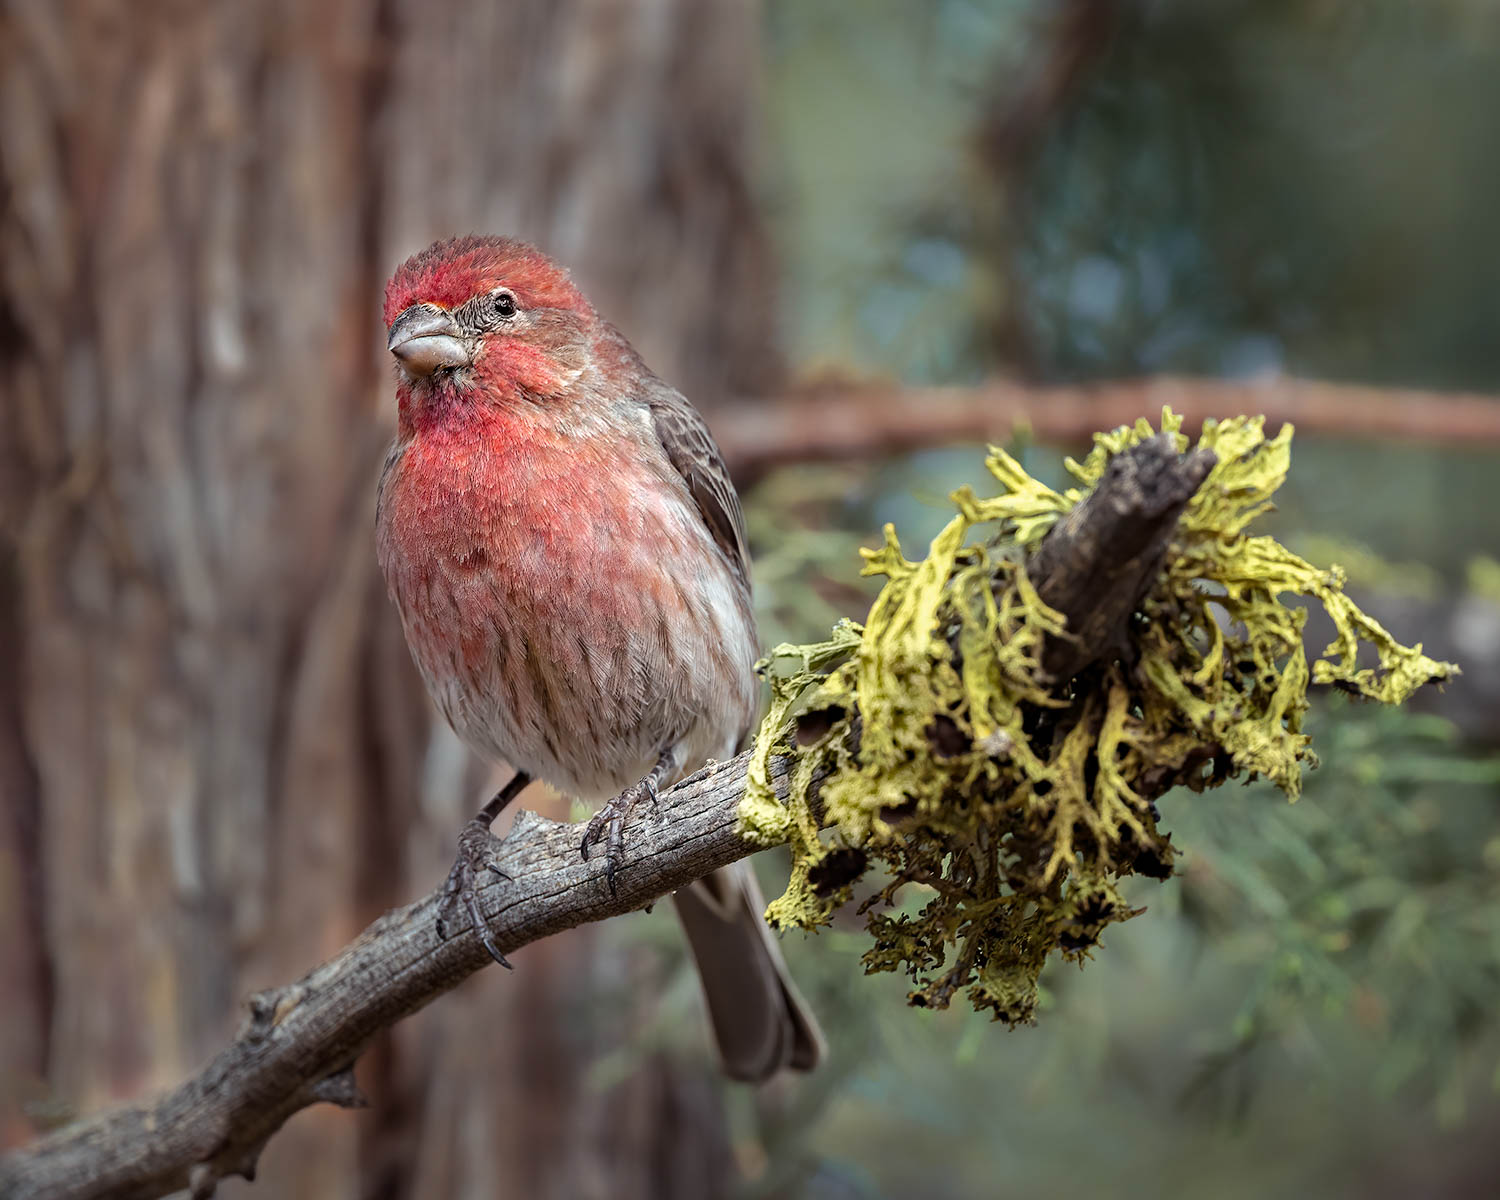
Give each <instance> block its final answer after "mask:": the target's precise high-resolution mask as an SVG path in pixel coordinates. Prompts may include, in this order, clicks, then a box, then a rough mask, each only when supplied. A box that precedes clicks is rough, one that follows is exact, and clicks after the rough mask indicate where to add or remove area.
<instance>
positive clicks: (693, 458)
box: [646, 384, 750, 585]
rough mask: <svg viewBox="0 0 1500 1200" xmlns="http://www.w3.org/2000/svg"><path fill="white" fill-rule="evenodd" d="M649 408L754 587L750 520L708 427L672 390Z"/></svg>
mask: <svg viewBox="0 0 1500 1200" xmlns="http://www.w3.org/2000/svg"><path fill="white" fill-rule="evenodd" d="M646 403H647V405H648V407H649V408H650V410H651V420H652V423H653V424H654V425H655V427H656V436H657V437H658V438H660V439H661V444H662V449H664V450H665V451H666V452H667V458H668V459H669V460H670V461H671V463H672V465H673V466H674V467H676V468H677V473H678V474H679V475H681V476H682V479H683V482H684V483H686V484H687V487H688V492H689V493H690V494H691V495H692V497H693V500H694V501H695V502H696V503H697V505H698V511H699V512H700V513H701V514H702V515H703V523H704V524H705V525H707V526H708V529H709V532H710V533H712V534H713V535H714V541H715V542H717V543H718V545H719V549H721V550H722V551H724V554H725V557H727V558H728V559H729V561H730V563H731V564H732V565H733V567H734V569H735V570H736V571H737V572H738V573H739V576H740V578H741V579H742V580H743V581H744V582H745V583H746V584H747V585H748V584H749V582H750V550H749V547H748V546H747V545H746V543H745V516H744V514H743V513H742V512H741V511H740V498H739V496H738V495H737V494H736V493H735V490H734V484H733V483H731V482H730V480H729V471H728V469H727V468H726V467H725V466H724V456H723V455H722V454H720V453H719V446H718V443H717V442H715V441H714V438H713V434H711V433H709V431H708V425H707V424H706V423H705V422H704V420H703V418H702V417H701V416H700V415H699V413H698V410H697V409H695V408H694V407H693V406H692V405H691V404H689V403H688V402H687V399H686V398H685V397H684V396H683V395H682V394H681V393H680V392H677V391H674V390H673V389H671V388H669V387H668V386H667V385H666V384H662V385H661V387H660V389H659V390H657V391H654V392H653V393H652V394H651V395H648V396H647V397H646Z"/></svg>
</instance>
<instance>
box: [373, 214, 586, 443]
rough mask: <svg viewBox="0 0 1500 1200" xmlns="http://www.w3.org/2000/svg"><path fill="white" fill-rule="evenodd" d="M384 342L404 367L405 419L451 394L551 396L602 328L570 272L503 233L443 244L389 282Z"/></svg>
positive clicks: (443, 405)
mask: <svg viewBox="0 0 1500 1200" xmlns="http://www.w3.org/2000/svg"><path fill="white" fill-rule="evenodd" d="M385 322H386V325H387V327H388V340H387V348H388V349H389V350H390V352H391V353H392V354H393V355H394V356H395V358H396V361H397V363H398V365H399V367H400V373H401V378H400V383H399V387H398V391H399V396H400V401H401V417H402V421H403V424H405V423H407V422H409V421H414V420H416V419H417V417H418V416H419V414H420V413H421V412H422V411H424V410H434V411H437V410H446V409H451V408H452V407H453V405H452V404H451V403H448V402H449V401H451V400H453V399H454V398H455V397H464V398H465V399H468V400H474V399H476V398H480V399H486V400H489V401H490V402H495V403H503V402H504V401H505V400H506V399H507V398H511V397H515V396H518V395H520V396H524V395H536V396H551V395H555V394H557V393H559V392H560V391H562V390H563V389H565V388H566V387H567V386H568V384H569V383H571V382H572V381H573V380H574V379H576V378H577V376H578V374H579V372H580V371H581V369H582V368H583V366H584V363H585V360H586V357H587V355H588V352H589V346H590V342H591V340H592V336H593V333H594V330H595V327H596V325H597V320H596V318H595V316H594V311H593V309H592V308H591V307H590V305H589V302H588V301H587V300H586V299H585V298H584V296H583V293H582V292H580V291H579V290H578V289H577V288H576V287H575V286H574V285H573V282H572V280H570V279H569V278H568V273H567V272H566V271H565V270H563V269H562V268H561V267H559V266H558V265H557V264H556V263H554V262H552V260H551V259H549V258H548V257H547V256H546V255H545V254H543V253H542V252H541V251H540V250H537V249H536V248H535V247H533V246H529V245H527V244H526V243H525V242H519V241H516V240H514V239H512V238H502V237H462V238H452V239H450V240H448V241H444V242H437V243H435V244H434V245H432V246H429V247H428V248H427V249H426V250H423V251H422V252H421V253H419V254H414V255H412V257H411V258H409V259H407V260H406V261H405V262H404V263H402V264H401V266H400V267H398V268H397V269H396V273H395V274H394V275H393V276H391V280H390V282H389V283H388V284H386V289H385Z"/></svg>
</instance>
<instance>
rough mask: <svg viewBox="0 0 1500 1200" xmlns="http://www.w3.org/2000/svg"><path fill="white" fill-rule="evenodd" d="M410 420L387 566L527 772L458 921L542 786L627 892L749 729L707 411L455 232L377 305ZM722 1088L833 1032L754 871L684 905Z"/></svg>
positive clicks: (584, 309) (623, 346) (466, 691)
mask: <svg viewBox="0 0 1500 1200" xmlns="http://www.w3.org/2000/svg"><path fill="white" fill-rule="evenodd" d="M385 319H386V322H387V324H388V325H389V327H390V336H389V341H388V348H389V349H390V351H391V353H392V354H393V355H394V356H395V358H396V363H397V366H398V372H397V385H396V397H397V402H398V405H399V427H398V432H397V435H396V440H395V442H394V444H393V445H392V446H391V449H390V453H389V454H388V456H387V458H386V463H385V470H384V473H383V474H382V476H381V480H380V492H379V499H378V502H377V515H376V525H377V539H378V547H379V555H380V566H381V569H382V571H384V573H385V578H386V583H387V585H388V586H389V588H390V593H391V597H392V599H393V600H394V601H395V603H396V607H397V608H398V609H399V610H400V613H401V622H402V626H403V628H404V629H405V632H406V640H407V644H408V646H409V647H410V648H411V653H412V657H413V658H414V659H415V660H416V663H417V666H418V668H419V669H420V671H421V673H422V677H423V679H424V680H425V681H426V684H427V688H428V691H429V692H430V693H431V694H432V698H433V700H434V702H435V703H436V704H437V706H438V708H439V709H440V710H441V711H442V713H443V715H444V716H445V717H446V718H447V719H448V722H449V723H450V724H451V725H452V726H453V728H454V729H455V730H456V731H457V733H458V735H459V736H460V737H461V738H462V739H463V740H464V741H465V742H467V743H468V745H469V746H471V747H472V748H473V749H474V750H476V751H478V752H479V753H480V754H481V755H484V756H486V757H488V758H490V759H497V760H504V761H505V762H507V763H509V764H510V765H511V766H512V767H514V768H515V770H516V774H515V775H514V777H513V778H512V779H511V781H510V782H509V783H508V784H506V786H505V787H504V788H503V789H502V790H501V791H500V792H499V793H498V794H497V795H496V796H495V797H494V799H492V800H491V801H490V802H489V804H487V805H486V806H485V807H484V808H483V809H482V810H481V811H480V812H479V814H478V816H476V817H475V818H474V819H473V820H472V821H470V822H469V823H468V825H467V826H466V827H465V828H464V830H463V832H462V833H461V835H460V837H459V853H458V858H457V860H456V861H455V863H454V866H453V870H452V872H451V873H450V875H449V883H448V900H449V910H450V911H451V909H452V908H453V907H459V908H462V909H463V910H465V911H466V912H467V913H468V916H469V919H470V921H471V922H472V924H473V928H474V931H475V933H476V934H477V935H478V936H479V937H480V938H481V939H482V940H483V941H484V944H485V946H486V947H487V948H488V949H489V952H490V953H491V955H493V956H494V957H495V959H496V960H497V961H499V962H501V963H502V964H505V965H507V966H508V965H509V964H508V963H505V959H504V958H503V957H502V956H501V954H500V952H499V950H498V949H497V947H496V946H495V944H494V941H493V939H492V938H491V935H490V933H489V930H488V929H487V928H486V926H485V924H484V921H483V918H482V916H481V914H480V912H479V906H478V901H477V898H476V894H475V886H476V878H477V873H478V872H479V871H481V870H483V869H485V868H486V867H487V866H488V865H489V864H490V863H491V862H493V861H494V850H495V847H496V846H497V845H498V844H499V843H498V841H497V839H495V838H494V836H493V835H492V834H491V833H490V824H491V823H492V822H493V820H494V818H495V817H496V815H497V814H498V813H499V812H500V810H501V809H502V808H503V807H504V806H505V805H506V804H507V803H508V802H509V801H510V800H511V799H513V798H514V797H515V796H516V795H518V794H519V793H520V791H521V789H522V788H524V787H525V786H526V784H527V783H528V782H530V781H531V780H533V779H540V780H543V781H545V782H547V783H549V784H551V785H552V786H553V787H555V788H557V789H558V790H560V791H562V792H564V793H566V794H567V795H570V796H575V797H578V798H579V799H582V800H587V801H603V807H602V808H600V810H599V811H598V813H597V815H596V816H595V817H594V818H593V819H592V820H591V821H589V823H588V825H587V829H586V831H585V833H584V835H583V840H582V853H583V856H584V857H585V858H587V857H588V856H589V850H590V847H591V846H594V847H595V848H598V847H599V846H600V844H601V843H602V848H603V851H604V860H605V861H604V864H603V870H604V872H605V874H606V877H607V879H608V881H609V885H610V888H611V890H613V888H614V879H615V870H616V865H617V862H616V860H617V857H618V853H619V850H620V847H621V845H622V838H623V831H624V824H625V821H626V818H627V817H628V816H629V815H630V813H631V812H632V811H633V810H634V809H635V808H636V806H637V805H638V804H640V803H641V801H643V800H645V799H648V798H649V799H650V800H651V801H652V802H653V803H654V801H655V797H656V793H657V791H658V789H660V788H664V787H667V786H669V785H670V784H672V783H673V782H675V781H676V780H677V779H679V778H681V777H682V776H683V775H685V774H686V773H688V772H689V771H693V770H696V769H697V768H698V767H700V766H701V765H702V764H703V763H704V762H705V761H707V760H708V759H709V758H719V759H723V758H727V757H729V756H731V755H733V754H734V753H735V751H736V749H737V747H738V746H739V744H740V743H741V742H742V741H743V740H744V738H745V736H746V734H747V733H748V731H749V730H750V728H751V726H752V723H753V722H754V719H755V715H756V709H757V706H758V692H759V688H758V684H757V681H756V678H755V674H754V666H753V664H754V662H755V658H756V652H757V645H756V633H755V621H754V617H753V615H752V612H751V604H750V578H749V555H748V553H747V550H746V546H745V529H744V520H743V518H742V516H741V514H740V505H739V499H738V497H737V496H736V495H735V491H734V487H733V485H732V484H731V483H730V481H729V476H728V474H727V472H726V471H725V468H724V462H723V459H722V458H721V457H720V454H719V449H718V447H717V446H716V445H715V444H714V440H713V438H712V436H711V435H710V434H709V431H708V427H707V426H706V425H705V424H704V422H703V418H702V417H700V416H699V415H698V413H697V412H696V411H695V410H694V409H693V407H692V406H691V405H690V404H689V403H688V402H687V400H685V399H684V398H683V397H682V396H681V395H680V394H679V393H678V392H677V391H675V390H674V389H673V388H671V387H669V386H668V385H667V384H665V383H663V382H662V381H661V380H660V379H658V378H657V377H656V376H655V375H653V374H652V373H651V372H650V371H649V370H648V369H647V368H646V366H645V364H644V363H643V362H642V361H641V359H640V358H639V356H638V355H637V354H636V353H635V351H634V350H633V349H632V348H631V346H630V343H629V342H627V341H626V340H625V338H624V337H623V336H622V335H621V334H620V333H619V332H618V331H617V330H616V329H615V328H614V327H613V326H612V325H610V324H609V323H608V322H606V321H603V320H601V319H600V318H599V316H598V315H597V314H596V313H595V312H594V310H593V307H592V306H591V305H590V304H589V302H588V300H587V299H585V298H584V296H583V294H582V293H581V292H579V290H578V289H577V288H576V287H575V286H574V285H573V283H572V282H571V280H570V279H569V278H568V275H567V273H566V272H565V271H563V270H562V269H561V268H559V267H558V266H557V265H555V264H554V263H552V262H551V261H550V260H549V259H547V258H546V257H545V256H544V255H543V254H541V253H540V252H539V251H537V250H536V249H534V248H532V247H531V246H528V245H525V244H524V243H521V242H517V241H512V240H510V239H507V238H492V237H491V238H480V237H468V238H458V239H455V240H452V241H447V242H439V243H437V244H436V245H434V246H431V247H430V248H428V249H427V250H424V251H423V252H422V253H420V254H417V255H415V256H413V257H412V258H410V259H408V260H407V261H406V262H405V263H403V264H402V265H401V267H400V268H399V269H398V270H397V271H396V273H395V275H394V276H393V277H392V279H391V281H390V283H389V284H388V285H387V286H386V293H385ZM676 899H677V906H678V911H679V914H680V915H681V917H682V921H683V925H684V928H685V929H686V931H687V933H688V940H689V943H690V945H691V947H692V949H693V953H694V957H695V958H696V959H697V961H698V966H699V973H700V975H701V976H702V979H703V987H704V993H705V995H706V997H707V1000H708V1007H709V1014H710V1017H711V1020H712V1023H713V1026H714V1032H715V1036H716V1040H717V1042H718V1046H719V1050H720V1054H721V1056H722V1058H723V1060H724V1065H725V1068H726V1070H727V1071H728V1073H729V1074H730V1075H732V1076H734V1077H735V1078H740V1079H750V1080H758V1079H763V1078H765V1077H767V1076H769V1075H770V1074H772V1073H773V1072H775V1071H776V1070H777V1069H778V1068H780V1067H783V1066H791V1067H795V1068H803V1069H806V1068H810V1067H812V1066H813V1065H815V1063H816V1062H817V1060H818V1057H819V1055H820V1053H821V1047H822V1041H821V1035H820V1034H819V1033H818V1030H817V1027H816V1025H815V1023H814V1022H813V1021H812V1019H811V1017H810V1015H809V1014H808V1012H807V1011H806V1009H805V1007H804V1006H803V1003H802V1001H801V999H800V998H799V997H798V995H797V992H796V990H795V988H794V987H793V986H792V984H791V982H790V980H789V979H788V978H787V975H786V968H785V965H784V963H783V962H782V959H781V955H780V953H779V951H778V950H777V948H776V945H775V943H774V942H773V941H772V940H771V937H770V933H769V931H768V930H767V929H766V927H765V924H764V922H763V920H762V918H761V910H762V908H763V906H764V902H763V901H762V899H761V896H760V893H759V889H758V888H757V887H756V884H755V879H754V876H753V874H752V873H751V872H750V870H749V869H748V864H743V863H742V864H736V866H734V867H731V868H729V869H726V870H723V871H719V872H716V873H715V874H714V875H712V876H710V877H709V878H707V879H705V880H701V881H699V882H698V883H696V884H694V885H693V886H692V887H691V888H688V889H684V890H683V891H682V892H679V893H678V895H677V897H676Z"/></svg>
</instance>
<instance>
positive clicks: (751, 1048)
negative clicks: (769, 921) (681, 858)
mask: <svg viewBox="0 0 1500 1200" xmlns="http://www.w3.org/2000/svg"><path fill="white" fill-rule="evenodd" d="M673 899H675V900H676V902H677V915H678V917H679V918H680V919H681V921H682V927H683V929H684V930H685V931H686V932H687V937H688V945H689V946H690V947H691V949H692V951H693V958H694V959H695V960H696V961H697V964H698V975H699V978H700V979H701V980H702V982H703V995H704V998H705V999H706V1000H707V1002H708V1016H709V1021H710V1023H711V1024H712V1025H713V1030H714V1040H715V1041H716V1042H717V1043H718V1048H719V1057H720V1058H721V1059H722V1060H723V1064H724V1071H725V1073H726V1074H727V1075H728V1076H729V1077H730V1078H731V1079H739V1080H743V1081H745V1082H748V1083H758V1082H760V1081H761V1080H764V1079H769V1078H770V1077H771V1076H772V1075H774V1074H775V1073H776V1072H777V1071H779V1070H781V1069H782V1068H783V1067H788V1068H790V1069H792V1070H794V1071H810V1070H812V1069H813V1068H814V1067H816V1066H817V1065H818V1063H819V1062H820V1061H821V1060H822V1058H823V1055H824V1052H825V1050H826V1044H825V1042H824V1040H823V1032H822V1030H820V1029H819V1028H818V1023H817V1021H816V1020H814V1019H813V1015H812V1013H811V1012H810V1011H809V1010H808V1007H807V1003H806V1002H805V1001H804V1000H803V999H802V997H801V995H800V994H799V993H798V991H797V988H796V985H795V984H793V983H792V980H791V977H790V976H789V975H788V974H787V969H786V963H785V961H783V959H782V957H781V951H780V949H778V947H777V945H776V942H775V940H774V939H773V938H772V936H771V931H770V929H769V928H767V926H766V922H765V918H764V917H763V916H762V915H761V914H762V913H763V912H764V910H765V907H766V902H765V899H764V897H762V895H761V891H760V885H759V884H757V883H756V881H755V873H754V871H753V870H751V867H750V864H749V863H748V862H737V863H732V864H731V865H729V866H727V867H724V868H722V869H721V870H718V871H715V872H714V873H713V874H712V875H709V876H708V877H707V878H706V879H700V880H698V881H697V882H696V883H693V884H691V885H689V886H688V887H686V888H683V889H682V890H681V891H680V892H678V893H677V894H676V895H675V896H674V897H673Z"/></svg>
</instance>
